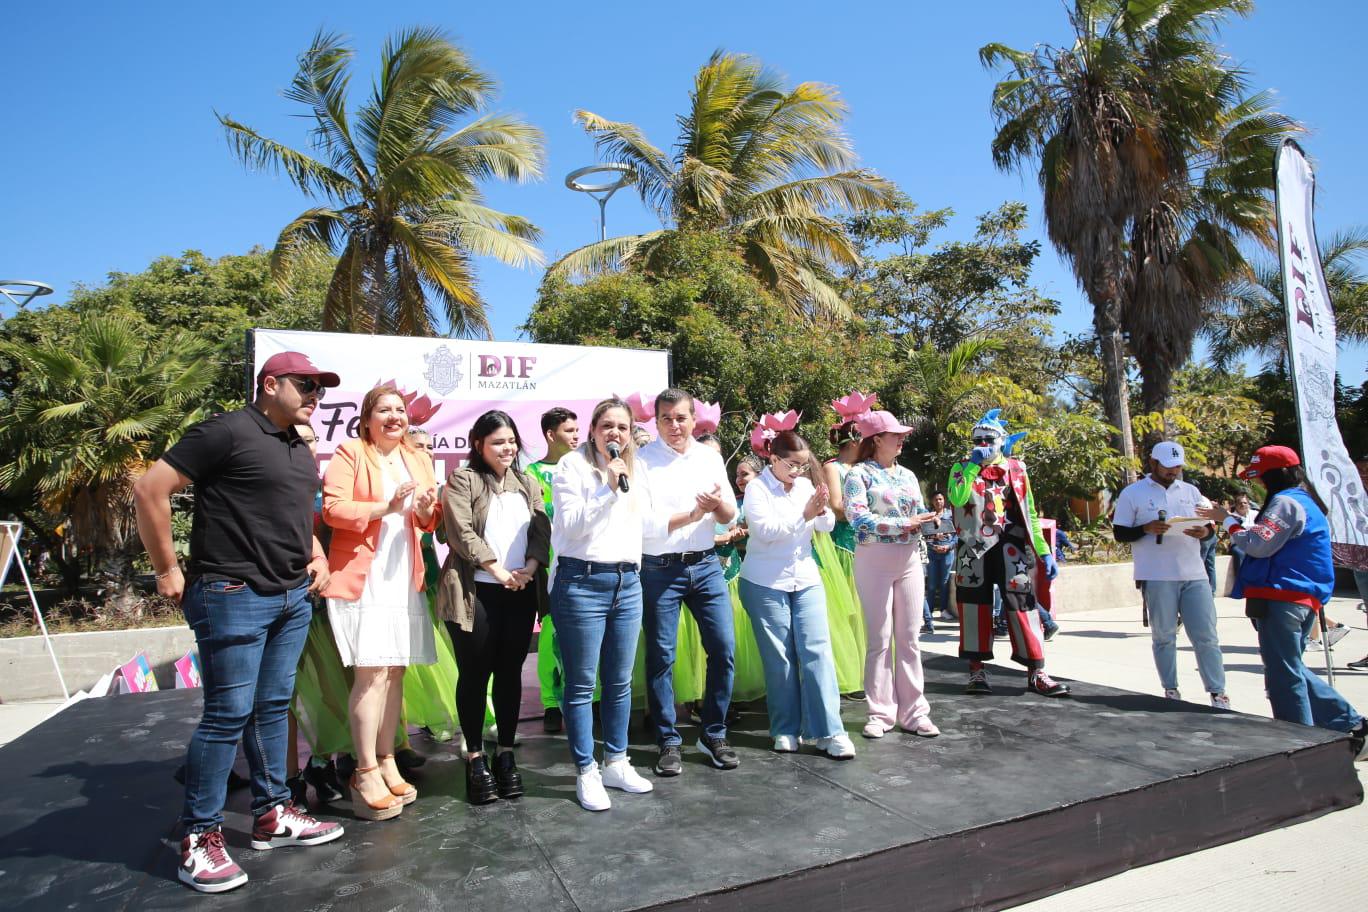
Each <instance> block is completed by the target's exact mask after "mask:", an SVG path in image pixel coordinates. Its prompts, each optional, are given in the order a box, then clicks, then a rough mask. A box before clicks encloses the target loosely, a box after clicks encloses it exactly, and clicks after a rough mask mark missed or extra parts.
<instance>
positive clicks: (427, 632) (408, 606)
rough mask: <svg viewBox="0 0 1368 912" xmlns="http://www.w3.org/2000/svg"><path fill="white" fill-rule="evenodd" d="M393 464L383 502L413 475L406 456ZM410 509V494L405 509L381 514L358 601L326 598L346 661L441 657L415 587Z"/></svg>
mask: <svg viewBox="0 0 1368 912" xmlns="http://www.w3.org/2000/svg"><path fill="white" fill-rule="evenodd" d="M394 465H395V467H396V468H397V469H398V472H399V476H400V477H398V478H394V477H391V476H390V473H388V472H385V473H383V474H384V479H385V490H384V493H383V495H382V496H383V498H384V500H385V501H389V500H390V498H392V497H394V492H395V491H397V490H398V489H399V485H400V484H401V483H403V482H405V481H409V480H411V478H410V476H409V474H408V467H407V466H405V465H404V463H403V461H402V460H400V461H398V462H396V463H395V464H394ZM412 510H413V497H412V495H410V496H409V499H408V501H407V502H406V503H405V505H404V510H403V512H402V513H387V514H385V515H384V516H383V517H381V519H380V536H379V540H378V541H377V542H376V546H375V559H374V560H373V561H371V566H370V572H369V573H367V574H366V585H365V588H364V589H362V590H361V597H360V598H359V599H357V600H356V601H354V602H353V601H349V600H347V599H340V598H330V599H328V622H329V623H330V624H331V625H332V630H333V638H334V639H335V640H337V652H338V654H339V655H341V657H342V664H344V665H359V666H362V667H375V666H382V665H431V664H433V663H434V662H436V661H437V643H436V640H435V638H434V635H433V629H432V621H431V619H430V618H429V617H428V610H427V602H426V601H425V600H424V598H423V594H422V593H421V592H418V591H417V590H416V589H414V588H413V554H412V551H413V545H412V542H411V540H410V536H409V531H408V528H407V526H408V522H409V521H410V518H411V516H412Z"/></svg>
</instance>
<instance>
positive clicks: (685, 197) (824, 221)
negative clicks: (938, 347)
mask: <svg viewBox="0 0 1368 912" xmlns="http://www.w3.org/2000/svg"><path fill="white" fill-rule="evenodd" d="M845 115H846V105H845V102H843V101H842V100H841V99H840V97H839V95H838V94H837V92H836V90H835V89H834V88H832V87H831V86H825V85H821V84H818V83H815V82H804V83H800V84H798V85H797V86H794V87H793V88H788V87H787V86H786V85H785V82H784V80H783V78H782V77H781V76H779V75H778V74H777V73H775V72H773V71H772V70H769V69H767V68H765V67H764V66H762V65H761V64H760V63H759V61H757V60H755V59H754V58H751V57H747V56H744V55H739V54H727V53H723V52H722V51H717V52H715V53H714V54H713V55H712V57H711V58H710V59H709V61H708V63H707V64H705V65H704V66H703V68H702V69H700V70H699V71H698V73H697V75H696V76H695V77H694V85H693V91H692V92H691V93H690V96H689V108H688V110H687V111H686V112H685V113H684V114H683V115H682V116H681V117H680V118H679V124H680V130H679V135H678V137H677V139H676V142H675V154H674V156H673V158H671V157H670V156H668V155H666V153H665V152H664V151H662V150H661V149H660V148H658V147H657V146H655V145H652V144H651V142H650V141H648V140H647V138H646V136H645V134H644V133H643V132H642V131H641V129H640V128H639V127H637V126H635V125H634V124H631V123H626V122H619V121H612V120H608V119H606V118H604V117H600V116H599V115H597V114H594V113H592V112H589V111H578V112H576V115H575V117H576V119H577V120H578V121H579V122H580V123H581V124H582V125H583V126H584V128H585V130H587V131H588V132H589V133H590V134H591V135H593V136H594V138H595V142H596V145H597V147H598V149H599V151H600V153H601V154H603V155H604V156H605V157H606V158H607V159H608V160H610V161H615V162H625V163H627V164H629V165H631V166H632V168H633V170H634V173H635V177H636V186H637V187H638V189H639V191H640V193H641V196H642V199H643V200H644V201H645V202H646V203H647V204H648V205H649V206H651V207H652V208H653V209H654V210H655V211H656V212H657V214H658V215H659V216H660V219H661V222H662V224H664V225H665V226H666V227H665V228H664V229H662V230H660V231H652V232H648V233H646V234H639V235H626V236H622V237H615V238H608V239H607V240H604V241H600V242H598V243H594V244H589V245H586V246H584V247H581V248H579V249H578V250H574V251H572V252H570V253H569V254H567V255H566V256H565V257H563V258H562V259H561V260H559V261H558V262H557V263H555V264H553V266H552V271H553V272H554V273H557V274H565V275H570V276H583V275H594V274H597V273H600V272H603V271H605V270H612V269H618V268H621V267H625V266H631V267H634V268H638V269H642V270H645V271H647V272H658V271H661V270H665V269H667V268H668V261H667V260H666V259H665V251H666V250H667V249H668V247H667V245H666V241H667V240H668V239H669V238H670V237H671V236H672V235H673V234H675V233H676V232H680V231H683V232H697V231H709V232H717V231H720V232H723V233H724V234H725V235H726V236H727V238H728V239H729V240H730V241H731V242H732V244H733V245H734V246H735V248H736V250H737V251H738V252H739V253H740V255H741V256H742V258H743V259H744V260H745V262H746V263H747V265H748V266H749V267H750V268H751V269H753V270H754V271H755V273H756V274H757V275H758V276H759V277H760V279H761V281H762V282H763V283H764V286H765V287H766V288H767V289H768V290H769V291H771V292H772V293H774V294H775V295H776V296H777V297H778V299H779V300H780V301H781V302H783V303H784V304H785V305H787V306H788V307H789V308H790V309H792V310H793V311H794V312H795V313H801V314H804V315H807V316H816V315H823V314H824V315H838V316H848V315H849V308H848V307H847V306H846V304H845V302H844V301H842V300H841V297H840V295H839V294H838V293H837V292H836V290H835V288H833V287H832V277H833V273H834V271H836V270H839V269H850V268H853V267H855V266H856V265H857V264H858V255H857V252H856V248H855V244H854V242H853V240H852V239H851V238H850V236H849V234H848V233H847V232H846V230H845V227H844V225H842V223H841V222H840V221H838V220H837V219H835V218H833V217H832V216H831V215H830V214H829V213H831V212H833V211H840V212H846V213H858V212H864V211H869V210H873V209H877V208H879V207H881V206H886V205H888V204H890V203H891V202H892V201H893V200H894V198H895V189H894V186H893V184H892V183H890V182H889V181H887V180H885V179H883V178H881V177H879V176H878V175H876V174H874V173H873V172H871V171H867V170H864V169H859V168H854V167H853V164H854V161H855V153H854V148H853V144H852V143H851V141H850V138H849V137H848V136H847V135H846V134H845V132H844V131H843V130H842V122H843V121H844V119H845Z"/></svg>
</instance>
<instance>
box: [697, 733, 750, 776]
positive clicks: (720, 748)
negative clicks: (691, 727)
mask: <svg viewBox="0 0 1368 912" xmlns="http://www.w3.org/2000/svg"><path fill="white" fill-rule="evenodd" d="M698 749H699V750H701V751H702V752H703V753H704V754H705V755H707V757H708V759H709V760H711V761H712V765H713V766H715V767H717V768H718V769H721V770H734V769H736V768H737V767H738V766H740V765H741V761H740V760H739V759H738V758H737V756H736V751H734V750H732V746H731V745H730V744H728V743H727V739H726V738H709V737H708V736H707V735H702V736H701V737H699V739H698Z"/></svg>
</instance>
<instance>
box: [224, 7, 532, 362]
mask: <svg viewBox="0 0 1368 912" xmlns="http://www.w3.org/2000/svg"><path fill="white" fill-rule="evenodd" d="M351 58H352V50H351V49H350V48H349V47H346V46H345V45H344V44H343V43H342V40H341V38H339V37H338V36H337V35H333V34H329V33H325V32H319V33H318V34H317V36H315V38H314V41H313V44H312V45H311V46H310V47H309V49H308V50H307V51H305V52H304V54H303V55H301V56H300V58H299V72H298V73H297V74H296V76H295V78H294V81H293V83H291V86H290V89H289V91H287V92H286V93H285V95H286V97H287V98H289V99H290V100H291V101H296V102H299V103H300V104H302V105H304V106H305V107H306V108H308V109H309V113H308V115H307V116H308V117H310V118H312V120H313V125H314V126H313V131H312V137H311V138H312V145H313V147H314V148H315V149H316V150H317V151H318V152H319V153H320V155H321V159H319V158H313V157H311V156H309V155H306V154H304V153H302V152H298V151H296V150H294V149H291V148H289V147H288V146H285V145H282V144H281V143H278V142H276V141H274V140H271V139H268V138H266V137H264V136H262V135H260V134H259V133H257V132H256V131H255V130H253V129H251V128H250V127H247V126H245V125H243V124H241V123H238V122H237V121H235V120H233V119H231V118H230V117H227V116H224V115H218V119H219V122H220V123H222V124H223V126H224V129H225V130H227V132H228V141H229V144H230V145H231V146H232V149H233V151H234V153H235V154H236V155H237V156H238V157H239V158H240V159H242V161H243V163H244V164H245V165H247V167H249V168H264V169H269V170H271V171H273V172H277V173H278V172H281V171H283V172H284V173H285V174H286V176H287V177H288V178H289V179H290V180H291V181H292V182H293V183H294V184H295V186H297V187H298V188H299V189H300V190H302V191H303V192H304V193H305V194H308V195H310V196H315V197H321V198H322V201H323V204H322V205H319V206H315V207H313V208H310V209H307V210H305V211H304V212H303V213H301V214H300V215H299V216H298V217H297V218H295V220H294V221H292V222H291V223H290V224H288V225H286V226H285V228H284V229H283V230H282V231H281V232H280V237H279V238H278V239H277V241H276V245H275V249H274V251H273V252H272V255H271V272H272V275H273V276H274V277H275V279H276V280H277V281H278V282H280V283H281V284H282V285H288V283H289V280H290V276H291V274H292V272H293V270H294V267H295V266H296V264H298V263H300V262H301V261H303V260H306V259H312V258H317V257H320V256H327V255H330V254H337V255H338V260H337V265H336V268H335V270H334V272H333V277H332V282H331V284H330V285H329V288H328V295H327V298H326V300H325V302H324V305H323V328H324V329H343V330H350V331H352V332H380V333H400V334H408V335H432V334H433V331H434V327H435V326H436V325H437V324H438V323H439V313H440V316H441V317H442V318H445V322H446V324H447V325H448V326H449V327H450V332H451V334H453V335H483V336H488V335H489V333H490V328H489V318H488V315H487V313H486V310H485V302H484V300H483V299H482V298H481V297H480V295H479V293H478V291H477V290H476V288H475V270H474V264H473V262H472V257H473V256H492V257H494V258H496V259H498V260H501V261H503V262H505V263H509V264H511V265H514V266H526V265H540V264H541V263H542V257H541V253H540V252H539V251H538V250H537V248H536V246H535V245H534V244H533V241H535V240H536V239H537V237H538V235H539V232H538V230H537V228H536V227H534V226H533V225H532V223H531V222H529V221H528V220H527V219H525V218H522V217H521V216H517V215H509V214H507V213H503V212H499V211H496V210H494V209H491V208H489V207H488V206H486V205H484V200H483V195H482V194H481V192H480V182H481V181H482V180H486V179H489V178H500V179H504V180H517V181H524V180H529V179H531V178H535V177H539V176H540V175H541V167H542V156H543V148H542V147H543V142H542V134H541V131H539V130H537V129H536V128H534V127H532V126H529V125H528V124H527V123H525V122H523V121H522V120H521V119H519V118H517V117H514V116H511V115H507V114H486V113H482V112H483V111H484V110H485V108H486V107H487V105H488V103H489V99H490V95H491V93H492V92H493V90H494V82H493V80H492V79H491V78H490V77H489V76H488V75H486V74H485V73H483V72H481V71H480V70H479V69H477V68H476V67H475V65H474V64H473V63H472V62H471V60H470V58H469V57H467V56H466V53H465V52H464V51H462V50H461V49H460V48H458V47H456V46H455V45H454V44H452V43H451V41H449V40H448V39H447V38H446V37H445V36H444V35H443V34H442V33H441V32H439V31H436V30H434V29H410V30H407V31H404V32H401V33H399V34H398V35H397V36H395V37H394V38H392V39H390V40H389V41H387V42H386V43H385V47H384V52H383V54H382V56H381V61H380V78H379V79H378V80H377V81H376V83H375V88H374V90H373V92H372V94H371V97H370V98H369V99H368V100H367V101H366V102H365V103H363V104H362V105H361V106H360V108H359V109H358V110H357V111H356V113H355V114H354V115H352V114H349V112H348V110H347V89H348V85H349V83H350V79H351V76H350V72H349V64H350V62H351ZM467 117H474V119H473V120H470V121H469V122H468V123H465V124H464V125H462V126H460V127H457V124H458V123H460V122H461V121H462V120H463V119H465V118H467ZM429 296H431V297H433V298H435V299H436V303H437V305H440V312H439V310H438V309H437V307H435V306H434V305H433V304H432V303H430V301H429Z"/></svg>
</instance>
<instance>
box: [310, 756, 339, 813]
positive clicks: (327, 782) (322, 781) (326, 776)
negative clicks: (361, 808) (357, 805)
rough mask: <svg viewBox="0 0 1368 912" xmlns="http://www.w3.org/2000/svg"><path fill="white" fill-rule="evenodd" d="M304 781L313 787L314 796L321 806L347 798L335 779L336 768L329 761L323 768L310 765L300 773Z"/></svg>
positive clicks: (314, 764)
mask: <svg viewBox="0 0 1368 912" xmlns="http://www.w3.org/2000/svg"><path fill="white" fill-rule="evenodd" d="M302 775H303V777H304V781H305V782H307V783H308V784H309V785H312V786H313V790H314V794H315V795H317V796H318V800H319V801H321V802H322V803H323V804H335V803H336V802H339V801H341V800H342V799H344V798H346V797H347V793H346V792H344V791H342V784H341V782H339V781H338V779H337V767H335V766H334V765H333V764H332V762H331V761H329V762H328V763H327V765H325V766H319V765H318V764H316V763H312V762H311V763H310V764H309V765H308V766H306V767H304V772H303V773H302Z"/></svg>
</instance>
